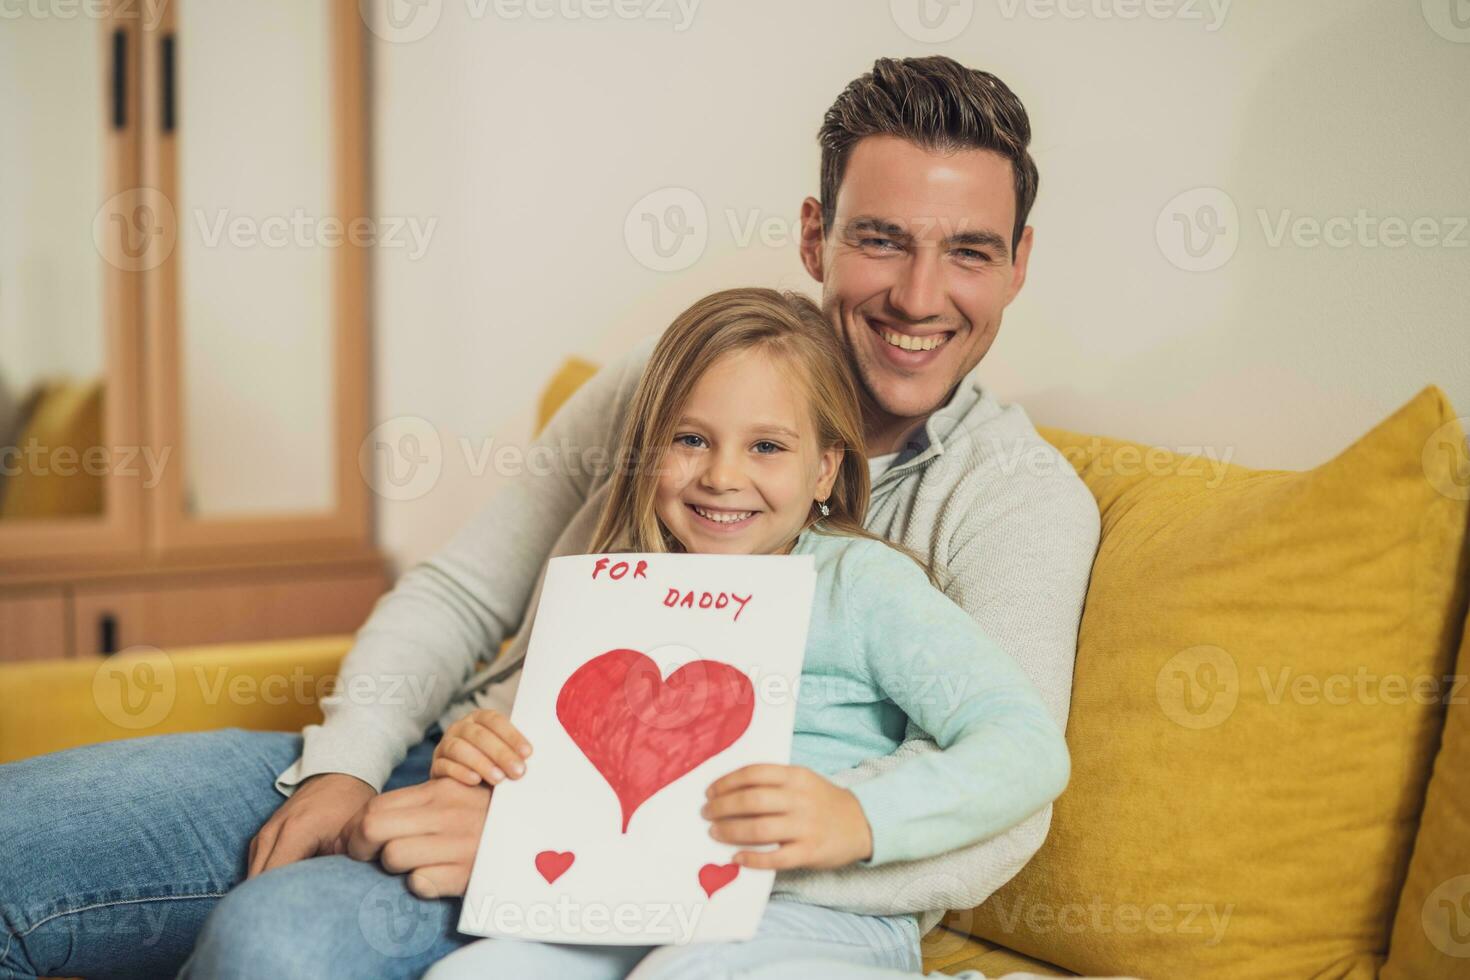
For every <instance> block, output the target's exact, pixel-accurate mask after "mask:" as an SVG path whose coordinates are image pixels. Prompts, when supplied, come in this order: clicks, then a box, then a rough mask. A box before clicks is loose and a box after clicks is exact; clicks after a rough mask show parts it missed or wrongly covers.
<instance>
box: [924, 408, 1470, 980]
mask: <svg viewBox="0 0 1470 980" xmlns="http://www.w3.org/2000/svg"><path fill="white" fill-rule="evenodd" d="M1453 416H1454V412H1453V410H1452V409H1451V408H1450V406H1449V404H1448V402H1447V400H1446V399H1445V397H1444V395H1443V393H1441V392H1440V391H1439V390H1438V389H1435V388H1428V389H1425V390H1424V391H1423V392H1421V393H1420V394H1419V395H1418V396H1417V397H1415V398H1414V399H1413V400H1412V401H1410V402H1409V403H1408V404H1407V405H1405V406H1404V407H1403V408H1401V409H1399V410H1398V411H1397V412H1395V413H1394V414H1393V415H1392V416H1391V417H1390V418H1388V419H1387V420H1386V421H1385V422H1383V423H1382V424H1380V425H1379V426H1378V427H1377V428H1375V429H1374V430H1373V431H1372V432H1370V433H1368V434H1367V435H1366V436H1365V437H1363V438H1362V439H1361V440H1359V441H1358V442H1357V443H1355V444H1354V445H1353V446H1351V447H1350V448H1349V449H1347V450H1346V451H1345V452H1343V453H1342V454H1341V455H1339V456H1338V457H1337V458H1335V459H1333V460H1331V461H1330V462H1327V463H1325V464H1323V465H1322V466H1320V467H1318V468H1316V469H1314V470H1310V471H1307V472H1303V473H1297V472H1280V471H1253V470H1248V469H1245V468H1242V467H1234V466H1232V467H1230V468H1229V469H1228V471H1226V472H1223V473H1219V474H1217V473H1215V472H1213V471H1212V470H1211V468H1210V467H1209V466H1206V465H1205V464H1204V461H1203V460H1201V459H1198V458H1194V459H1189V458H1183V457H1179V456H1175V455H1173V454H1168V453H1164V452H1162V451H1160V450H1150V449H1148V448H1146V447H1143V446H1139V445H1136V444H1130V443H1123V442H1115V441H1110V440H1101V439H1096V438H1094V437H1089V436H1081V435H1075V434H1071V433H1066V432H1049V433H1046V435H1047V437H1048V438H1049V439H1050V440H1051V441H1052V442H1053V443H1055V444H1056V445H1058V446H1059V447H1060V448H1061V449H1062V450H1063V451H1064V452H1065V453H1066V454H1067V456H1068V458H1069V459H1070V460H1072V461H1073V463H1074V464H1075V465H1076V466H1077V468H1078V470H1079V472H1080V473H1081V474H1082V476H1083V478H1084V479H1085V481H1086V482H1087V485H1088V486H1089V487H1090V488H1091V490H1092V492H1093V493H1094V495H1095V496H1096V497H1097V500H1098V503H1099V506H1100V508H1101V511H1102V520H1103V533H1102V541H1101V544H1100V547H1099V551H1098V555H1097V560H1096V563H1095V566H1094V569H1093V575H1092V581H1091V585H1090V587H1089V591H1088V596H1087V602H1086V607H1085V610H1084V613H1083V618H1082V626H1081V633H1080V636H1079V650H1078V659H1077V667H1076V674H1075V681H1074V685H1073V697H1072V713H1071V721H1070V724H1069V726H1068V731H1067V736H1068V743H1069V745H1070V746H1071V750H1072V765H1073V775H1072V781H1071V785H1070V786H1069V787H1068V789H1067V791H1066V792H1065V793H1064V794H1063V795H1062V797H1061V798H1060V799H1059V800H1058V801H1057V803H1056V806H1055V810H1054V817H1053V823H1052V828H1051V833H1050V835H1049V837H1048V838H1047V841H1046V843H1045V844H1044V846H1043V847H1042V849H1041V851H1040V852H1039V853H1038V855H1037V856H1036V857H1035V858H1034V859H1033V860H1032V861H1031V862H1030V864H1028V865H1027V867H1026V868H1024V869H1023V870H1022V871H1021V873H1020V874H1019V875H1018V876H1017V877H1016V878H1015V879H1013V880H1012V881H1011V882H1010V883H1008V884H1007V885H1006V886H1005V887H1003V888H1002V889H1000V891H998V892H997V893H996V894H995V895H993V896H992V897H991V898H990V899H989V900H988V901H987V902H985V903H984V904H983V905H981V906H980V907H979V908H978V909H975V910H973V911H966V912H964V913H951V915H950V917H949V919H948V920H947V921H948V922H949V924H950V925H952V926H954V927H956V928H960V929H964V930H966V931H969V932H971V933H973V934H974V935H976V936H979V937H981V938H983V939H987V940H990V941H992V942H995V943H998V944H1000V945H1003V946H1007V947H1010V948H1012V949H1015V950H1016V951H1018V952H1021V953H1023V954H1025V955H1028V956H1032V957H1035V958H1037V959H1041V960H1044V961H1048V962H1051V963H1055V964H1058V965H1059V966H1061V967H1063V968H1065V969H1068V970H1072V971H1075V972H1077V973H1081V974H1084V975H1087V974H1106V973H1134V974H1137V975H1139V976H1174V977H1179V976H1194V977H1203V976H1208V977H1227V978H1228V977H1268V976H1269V977H1287V976H1295V977H1317V976H1323V977H1325V976H1332V977H1371V976H1372V975H1373V973H1374V971H1375V970H1376V967H1377V965H1378V964H1379V963H1380V962H1381V959H1382V956H1383V953H1384V951H1385V950H1386V948H1387V945H1388V927H1389V923H1390V922H1391V921H1392V916H1393V911H1394V908H1395V903H1396V901H1397V897H1398V893H1399V890H1400V886H1401V884H1402V878H1403V874H1404V869H1405V867H1406V865H1407V862H1408V858H1409V852H1410V848H1411V845H1412V842H1413V835H1414V832H1415V827H1416V825H1417V822H1418V817H1419V811H1420V807H1421V806H1422V803H1423V799H1424V791H1425V786H1426V783H1427V781H1428V778H1429V771H1430V765H1431V759H1432V758H1433V752H1434V749H1435V746H1436V744H1437V742H1438V738H1439V733H1440V729H1441V725H1442V721H1443V717H1444V709H1443V706H1442V705H1441V704H1440V703H1439V702H1438V701H1437V700H1436V698H1437V697H1438V695H1439V694H1441V693H1443V692H1442V691H1441V690H1440V686H1441V678H1442V677H1443V675H1444V674H1445V673H1447V671H1448V670H1449V669H1450V666H1451V663H1452V659H1453V656H1454V652H1455V649H1456V647H1457V646H1458V643H1459V626H1460V623H1461V622H1462V621H1463V619H1464V616H1465V592H1464V583H1463V580H1462V579H1461V578H1459V577H1458V572H1459V569H1460V566H1459V562H1460V556H1461V552H1462V546H1463V543H1464V540H1465V533H1466V519H1467V502H1466V501H1465V499H1463V495H1459V494H1455V493H1453V492H1445V491H1446V489H1450V490H1452V489H1453V487H1454V486H1455V485H1456V484H1455V478H1454V476H1453V473H1452V468H1453V467H1455V466H1457V465H1464V463H1463V459H1460V458H1458V457H1457V456H1456V454H1458V456H1459V457H1462V456H1463V453H1464V447H1463V440H1462V437H1461V435H1460V432H1459V428H1458V426H1457V425H1455V424H1454V423H1453ZM1426 685H1427V686H1428V688H1429V689H1430V690H1429V692H1428V694H1425V686H1426ZM1426 701H1427V702H1429V703H1424V702H1426ZM1459 761H1460V763H1461V765H1463V764H1464V761H1465V757H1464V756H1463V755H1461V756H1460V759H1459ZM1461 799H1462V800H1463V796H1462V797H1461ZM1465 839H1466V838H1465V836H1464V835H1463V834H1462V835H1461V836H1460V837H1459V842H1460V843H1461V845H1462V846H1463V842H1464V841H1465ZM1460 853H1461V854H1463V853H1464V852H1463V850H1461V852H1460Z"/></svg>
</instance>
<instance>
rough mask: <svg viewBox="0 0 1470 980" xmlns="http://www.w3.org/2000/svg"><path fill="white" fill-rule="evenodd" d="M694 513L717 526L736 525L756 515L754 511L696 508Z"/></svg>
mask: <svg viewBox="0 0 1470 980" xmlns="http://www.w3.org/2000/svg"><path fill="white" fill-rule="evenodd" d="M694 512H695V513H696V514H698V515H699V516H700V517H705V518H708V519H709V520H712V521H714V522H715V523H716V524H735V523H737V522H739V521H743V520H745V519H746V518H747V517H749V516H750V515H751V514H754V513H755V511H753V510H705V509H704V508H703V507H695V508H694Z"/></svg>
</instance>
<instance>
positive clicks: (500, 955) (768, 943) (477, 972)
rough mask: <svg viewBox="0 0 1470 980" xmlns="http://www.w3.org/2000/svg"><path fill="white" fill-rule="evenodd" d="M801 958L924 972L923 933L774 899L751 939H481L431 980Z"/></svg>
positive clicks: (691, 969) (751, 971)
mask: <svg viewBox="0 0 1470 980" xmlns="http://www.w3.org/2000/svg"><path fill="white" fill-rule="evenodd" d="M796 957H812V958H816V959H817V960H819V962H820V966H819V967H818V969H817V971H816V972H815V973H809V974H807V975H806V977H805V980H811V978H813V977H830V976H844V975H845V974H846V971H847V970H849V969H851V968H858V967H872V968H882V969H880V970H879V972H878V973H877V974H875V975H876V976H904V975H905V974H908V973H911V972H917V971H918V970H919V968H920V966H919V926H918V923H917V921H915V919H914V917H913V916H912V915H889V916H879V915H857V914H855V913H852V912H838V911H835V910H833V909H828V908H823V907H822V906H820V905H807V904H804V903H802V902H791V901H783V900H781V899H773V900H772V901H771V902H770V904H768V905H767V906H766V912H765V915H764V916H762V917H761V922H760V926H759V928H758V929H757V931H756V934H755V936H754V937H753V938H751V939H747V940H743V941H741V942H710V943H690V944H687V945H684V946H576V945H571V944H569V943H543V942H537V941H535V940H525V939H480V940H477V941H476V942H473V943H470V944H469V945H468V946H465V947H464V948H462V949H460V950H459V951H458V952H454V953H450V954H449V956H448V957H446V958H445V959H444V960H442V961H440V962H439V963H438V964H437V965H435V966H434V967H433V969H431V970H430V971H429V972H428V973H427V974H425V980H500V978H503V977H517V978H519V977H555V978H556V980H624V978H625V977H626V978H628V980H654V978H657V980H709V978H714V977H736V976H738V977H759V976H764V975H765V974H764V971H765V970H767V969H774V968H778V967H781V966H782V965H783V964H785V963H787V962H789V961H790V960H792V959H793V958H796Z"/></svg>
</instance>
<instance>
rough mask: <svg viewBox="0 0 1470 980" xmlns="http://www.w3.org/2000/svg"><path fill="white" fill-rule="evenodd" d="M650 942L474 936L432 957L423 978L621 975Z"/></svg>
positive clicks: (574, 979) (586, 979) (588, 979)
mask: <svg viewBox="0 0 1470 980" xmlns="http://www.w3.org/2000/svg"><path fill="white" fill-rule="evenodd" d="M466 938H471V937H466ZM652 948H653V947H651V946H581V945H576V944H573V943H543V942H538V941H537V940H534V939H500V938H496V939H475V940H474V941H473V942H471V943H470V944H469V945H467V946H465V947H464V948H462V949H460V950H459V951H458V952H455V953H450V954H449V955H448V956H447V957H445V958H444V959H442V960H440V961H439V962H438V963H436V964H435V965H434V967H433V968H432V969H431V970H429V972H428V973H426V974H424V980H520V978H523V977H524V978H527V980H530V978H534V977H554V978H555V980H623V978H624V977H626V976H627V975H628V971H630V970H632V969H633V967H634V966H636V965H637V964H638V961H639V960H641V959H643V957H645V956H647V955H648V953H649V950H651V949H652Z"/></svg>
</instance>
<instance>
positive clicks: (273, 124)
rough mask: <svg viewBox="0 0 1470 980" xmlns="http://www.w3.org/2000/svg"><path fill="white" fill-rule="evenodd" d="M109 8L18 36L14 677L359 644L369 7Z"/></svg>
mask: <svg viewBox="0 0 1470 980" xmlns="http://www.w3.org/2000/svg"><path fill="white" fill-rule="evenodd" d="M91 9H92V10H93V11H94V13H93V14H91V15H89V16H78V17H75V18H19V19H16V20H12V21H7V26H6V27H5V29H4V31H3V32H0V82H3V83H4V84H3V85H0V129H3V130H4V131H5V133H6V138H5V139H4V140H0V173H3V174H4V177H5V179H4V180H0V283H4V284H5V288H4V290H0V660H14V659H32V658H44V657H57V656H81V655H86V654H91V653H95V652H105V651H106V648H108V647H112V648H115V649H123V648H125V647H127V646H129V645H134V644H150V645H154V646H172V645H177V644H181V643H189V644H192V643H206V642H214V641H249V640H253V639H268V638H276V637H288V636H292V635H313V634H314V635H321V634H327V633H341V632H350V631H352V630H355V629H356V628H357V627H358V626H360V625H361V624H362V620H363V618H364V617H365V616H366V615H367V612H368V610H369V609H370V608H371V605H372V601H373V600H375V599H376V597H377V596H378V595H380V594H381V593H382V591H383V590H384V589H386V587H387V584H388V583H387V577H386V574H385V568H384V564H383V561H382V559H381V557H380V556H379V554H378V553H377V551H376V548H375V546H374V543H373V535H372V509H373V507H372V505H373V496H372V493H371V490H370V485H369V482H368V481H369V478H368V476H366V475H365V473H364V470H363V467H362V466H361V465H360V463H359V456H360V451H361V447H362V445H363V443H364V440H365V439H366V436H367V431H368V428H369V426H368V419H369V403H368V390H369V379H368V370H369V367H368V365H369V356H368V351H369V339H368V338H369V324H368V309H369V304H368V302H367V296H368V272H367V270H368V248H370V247H371V242H372V240H373V236H372V234H371V233H368V234H367V235H363V234H360V233H358V232H359V231H360V229H361V228H362V227H364V226H366V227H368V228H371V226H372V222H371V219H370V217H369V216H368V213H367V187H368V170H367V155H368V138H367V109H366V93H367V85H366V65H365V58H364V31H365V26H364V24H363V21H362V18H361V15H360V13H359V11H358V5H357V3H356V0H250V2H248V3H239V4H234V3H218V2H214V0H173V2H170V3H167V4H160V5H148V4H143V5H139V4H137V3H134V2H131V0H98V3H97V4H95V5H94V6H93V8H91ZM144 14H146V16H145V15H144ZM343 229H353V230H354V233H352V234H342V233H341V231H342V230H343Z"/></svg>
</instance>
